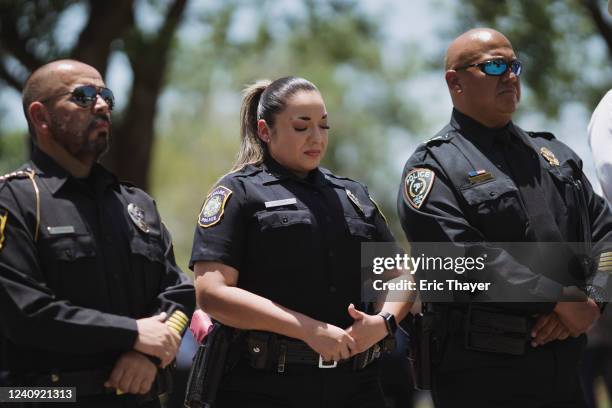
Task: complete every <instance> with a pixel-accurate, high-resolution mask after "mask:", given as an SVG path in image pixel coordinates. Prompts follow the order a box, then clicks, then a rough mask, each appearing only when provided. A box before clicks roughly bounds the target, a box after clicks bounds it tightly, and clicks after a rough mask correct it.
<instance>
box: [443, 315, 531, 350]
mask: <svg viewBox="0 0 612 408" xmlns="http://www.w3.org/2000/svg"><path fill="white" fill-rule="evenodd" d="M433 310H434V313H436V314H438V313H441V314H443V315H444V317H442V319H441V320H442V321H444V320H445V321H446V323H447V324H448V326H447V327H448V328H449V330H450V331H451V332H452V331H455V332H459V333H462V334H463V335H464V345H465V348H466V349H468V350H475V351H484V352H489V353H502V354H512V355H523V354H525V352H526V350H527V345H528V344H529V342H530V341H531V337H530V334H531V328H532V326H533V319H532V318H531V317H529V316H525V315H520V314H513V313H508V312H504V311H500V310H497V309H493V308H488V307H486V306H479V305H477V306H474V305H471V306H468V307H465V308H452V307H448V306H439V305H436V306H434V307H433Z"/></svg>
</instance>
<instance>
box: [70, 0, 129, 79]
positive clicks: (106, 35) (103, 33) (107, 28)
mask: <svg viewBox="0 0 612 408" xmlns="http://www.w3.org/2000/svg"><path fill="white" fill-rule="evenodd" d="M89 3H90V8H91V9H90V13H89V18H88V20H87V23H86V24H85V27H84V28H83V30H82V31H81V34H80V35H79V40H78V42H77V44H76V46H75V47H74V48H73V51H72V58H74V59H78V60H79V61H83V62H85V63H87V64H89V65H91V66H93V67H95V68H96V69H97V70H98V71H100V74H102V77H104V75H105V74H106V68H107V65H108V58H109V56H110V52H111V43H112V42H113V41H114V40H115V39H117V38H121V36H122V35H123V32H124V31H125V30H126V29H128V28H129V27H130V26H131V25H132V23H133V4H134V0H106V1H96V0H91V1H90V2H89Z"/></svg>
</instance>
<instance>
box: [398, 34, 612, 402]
mask: <svg viewBox="0 0 612 408" xmlns="http://www.w3.org/2000/svg"><path fill="white" fill-rule="evenodd" d="M445 65H446V67H445V69H446V82H447V85H448V88H449V91H450V94H451V98H452V101H453V105H454V109H453V113H452V116H451V121H450V124H449V125H447V126H446V127H445V128H444V129H442V131H440V132H439V133H438V134H437V135H436V136H435V137H434V138H432V139H431V140H429V141H428V142H426V143H424V144H422V145H420V146H419V147H418V148H417V150H416V151H415V153H414V154H413V155H412V156H411V157H410V159H409V160H408V162H407V163H406V166H405V170H404V174H403V178H402V185H401V187H400V192H399V196H398V210H399V214H400V218H401V222H402V227H403V229H404V231H405V233H406V236H407V237H408V239H409V240H410V241H412V242H413V243H414V244H415V246H418V245H419V244H418V243H423V242H449V243H453V244H455V245H464V246H465V247H466V248H469V249H470V250H472V251H474V252H473V253H474V254H485V257H488V258H487V268H486V270H485V271H483V272H480V271H475V272H466V273H465V274H463V275H462V276H461V277H460V278H459V279H461V280H463V281H464V282H479V281H481V282H482V281H487V280H488V281H490V282H492V285H493V287H494V288H495V289H496V290H497V292H486V291H479V292H478V293H474V294H471V295H469V296H466V295H465V293H462V294H459V293H457V292H456V291H454V292H452V293H451V301H450V302H446V303H444V302H440V301H431V300H430V301H427V299H424V302H425V305H424V309H425V311H426V312H425V313H426V315H425V316H424V319H425V321H428V322H430V323H431V325H432V326H431V327H432V332H431V339H430V340H431V341H430V343H429V344H430V345H431V356H430V358H429V360H430V361H429V362H431V363H432V375H431V380H432V383H431V386H432V394H433V399H434V402H435V404H436V407H458V406H461V407H464V406H465V407H473V408H475V407H518V406H520V407H582V406H584V399H583V395H582V391H581V389H580V384H579V380H578V363H579V360H580V356H581V352H582V349H583V347H584V343H585V336H584V334H583V333H584V332H585V331H586V330H587V328H588V327H589V326H590V325H591V324H592V323H593V322H594V321H595V320H596V319H597V318H598V317H599V314H600V309H599V307H598V304H597V303H596V302H599V303H600V304H602V303H603V302H604V301H605V300H607V295H606V293H605V291H604V290H605V289H606V287H607V285H606V284H605V279H606V277H607V272H605V271H604V272H605V275H602V276H603V278H604V282H603V283H602V282H599V283H600V284H601V285H600V286H597V285H595V284H594V282H593V280H592V279H591V275H592V269H593V268H597V266H598V265H599V268H600V269H605V268H607V266H606V265H607V262H608V261H609V260H612V252H610V247H611V245H610V244H609V242H610V241H611V237H612V216H611V215H610V212H609V210H608V208H607V206H606V205H605V203H604V202H603V200H602V198H601V197H599V196H597V195H596V194H594V193H593V190H592V188H591V185H590V184H589V182H588V180H587V179H586V177H585V176H584V174H583V172H582V162H581V160H580V158H579V157H578V156H577V155H576V154H575V153H574V152H573V151H572V150H571V149H569V148H568V147H567V146H566V145H564V144H563V143H561V142H560V141H558V140H556V139H555V137H554V136H553V135H551V134H549V133H533V132H525V131H524V130H522V129H521V128H519V127H518V126H516V125H515V124H514V123H513V122H512V120H511V119H512V115H513V113H514V111H515V109H516V107H517V105H518V102H519V99H520V95H521V89H520V75H521V73H522V65H521V62H520V61H519V60H518V59H517V57H516V54H515V53H514V50H513V49H512V45H511V44H510V42H509V41H508V39H507V38H506V37H505V36H504V35H502V34H501V33H499V32H497V31H495V30H491V29H486V28H479V29H473V30H470V31H468V32H466V33H464V34H462V35H460V36H459V37H457V38H456V39H455V40H454V41H453V42H452V43H451V45H450V46H449V48H448V51H447V53H446V60H445ZM526 242H529V243H538V244H530V245H524V244H523V245H522V247H521V245H520V244H522V243H526ZM545 243H552V244H553V245H552V246H551V245H547V244H545ZM569 243H578V244H577V245H570V244H569ZM516 244H519V245H518V247H521V250H519V251H512V250H511V249H512V248H517V245H516ZM551 247H552V248H553V250H552V251H551V250H550V248H551ZM566 247H567V248H574V247H579V248H581V249H584V252H587V253H588V254H589V256H592V257H593V259H594V260H595V262H594V266H593V268H591V267H588V266H585V265H584V263H580V262H576V263H575V264H573V263H572V264H571V266H568V265H570V264H566V263H564V262H565V261H566V260H568V261H569V260H576V259H580V260H584V259H583V258H580V256H579V252H580V251H578V250H577V252H576V256H574V254H573V253H572V254H571V255H572V256H569V255H568V254H570V253H571V251H570V250H569V249H568V250H567V251H561V250H559V249H560V248H566ZM547 248H548V249H547ZM551 265H554V266H555V267H554V268H553V267H551ZM557 266H566V268H565V269H567V271H565V270H561V269H563V268H561V269H560V270H556V267H557ZM572 287H573V288H572ZM576 288H581V289H583V290H584V291H586V294H585V293H583V292H581V291H575V292H576V293H577V295H578V297H577V298H573V300H575V301H565V300H564V299H566V298H565V297H564V295H566V294H567V293H569V292H571V291H572V289H576ZM493 293H497V294H498V295H496V296H497V297H494V296H493ZM421 295H423V293H421ZM477 296H482V298H484V299H487V300H488V301H498V302H497V303H488V304H486V305H485V304H483V303H477V302H476V299H478V297H477ZM517 300H523V301H522V302H521V301H517ZM510 301H513V302H510Z"/></svg>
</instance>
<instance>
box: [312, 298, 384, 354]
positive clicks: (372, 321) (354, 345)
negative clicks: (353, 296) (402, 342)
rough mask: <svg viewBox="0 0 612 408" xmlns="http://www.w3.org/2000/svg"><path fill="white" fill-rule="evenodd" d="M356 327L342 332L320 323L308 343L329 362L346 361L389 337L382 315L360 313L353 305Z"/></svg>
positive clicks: (337, 328)
mask: <svg viewBox="0 0 612 408" xmlns="http://www.w3.org/2000/svg"><path fill="white" fill-rule="evenodd" d="M348 314H349V315H350V316H351V317H352V318H353V320H354V322H353V324H352V325H351V326H350V327H348V328H347V329H341V328H340V327H337V326H334V325H332V324H328V323H322V322H319V324H317V325H315V327H314V328H313V329H312V330H308V335H307V337H306V338H305V339H304V341H305V342H306V343H307V344H308V345H309V346H310V348H312V349H313V350H314V351H316V352H317V353H319V354H320V355H321V357H322V358H323V360H325V361H340V360H346V359H348V358H350V357H352V356H354V355H356V354H359V353H362V352H364V351H366V350H367V349H369V348H370V347H372V346H373V345H374V344H376V343H377V342H379V341H380V340H382V339H383V338H385V337H386V336H387V326H386V324H385V321H384V319H383V318H382V316H379V315H370V314H367V313H364V312H362V311H359V310H357V309H356V308H355V306H354V305H353V304H350V305H349V307H348Z"/></svg>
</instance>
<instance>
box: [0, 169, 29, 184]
mask: <svg viewBox="0 0 612 408" xmlns="http://www.w3.org/2000/svg"><path fill="white" fill-rule="evenodd" d="M32 171H33V170H32V169H29V168H28V169H25V170H17V171H13V172H11V173H7V174H5V175H4V176H0V182H3V181H6V180H10V179H14V178H28V177H30V175H31V174H32Z"/></svg>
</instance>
